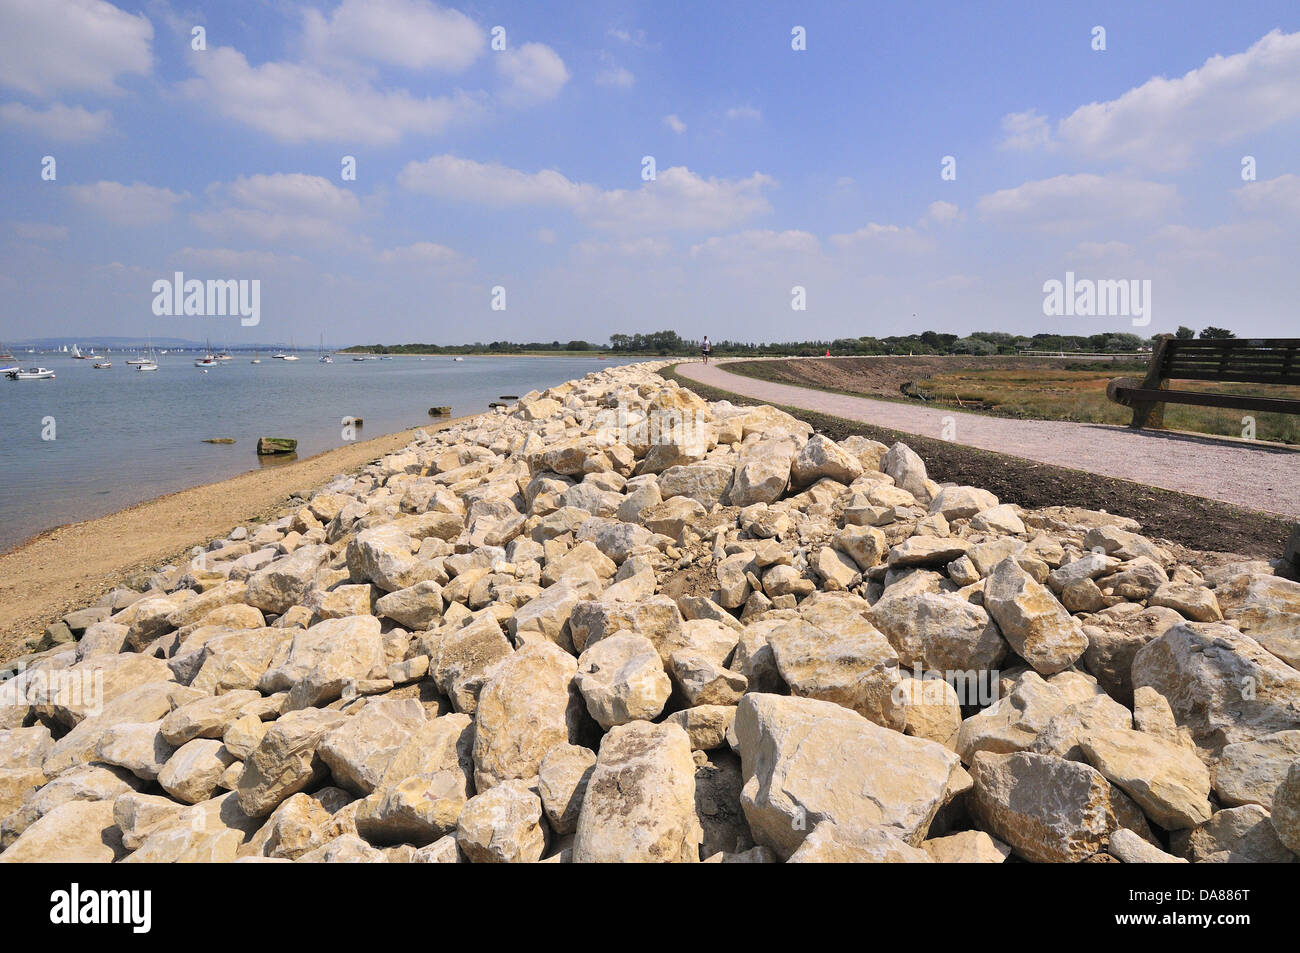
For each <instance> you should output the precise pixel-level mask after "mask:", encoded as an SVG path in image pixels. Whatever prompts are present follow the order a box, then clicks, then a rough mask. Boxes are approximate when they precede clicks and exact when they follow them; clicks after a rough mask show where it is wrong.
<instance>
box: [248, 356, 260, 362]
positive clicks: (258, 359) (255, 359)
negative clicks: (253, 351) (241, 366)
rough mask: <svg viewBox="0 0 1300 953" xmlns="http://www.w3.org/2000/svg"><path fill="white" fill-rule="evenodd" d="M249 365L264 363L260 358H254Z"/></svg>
mask: <svg viewBox="0 0 1300 953" xmlns="http://www.w3.org/2000/svg"><path fill="white" fill-rule="evenodd" d="M248 363H249V364H261V363H262V359H261V358H260V357H255V358H253V359H252V360H251V361H249V362H248Z"/></svg>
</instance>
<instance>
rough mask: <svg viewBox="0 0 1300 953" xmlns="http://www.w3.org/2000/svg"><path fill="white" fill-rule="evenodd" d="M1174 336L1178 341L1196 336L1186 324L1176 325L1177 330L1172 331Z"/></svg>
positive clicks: (1188, 339)
mask: <svg viewBox="0 0 1300 953" xmlns="http://www.w3.org/2000/svg"><path fill="white" fill-rule="evenodd" d="M1174 337H1176V338H1177V339H1178V340H1180V341H1190V340H1191V339H1192V338H1194V337H1196V332H1195V331H1193V330H1192V329H1191V328H1189V327H1187V326H1186V325H1183V324H1180V325H1178V330H1177V331H1175V332H1174Z"/></svg>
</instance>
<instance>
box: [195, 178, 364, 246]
mask: <svg viewBox="0 0 1300 953" xmlns="http://www.w3.org/2000/svg"><path fill="white" fill-rule="evenodd" d="M210 192H211V193H212V195H213V197H214V200H215V204H216V207H215V208H213V209H209V210H206V211H203V212H198V213H196V214H195V215H194V216H193V221H194V224H195V225H197V226H198V227H199V228H200V229H202V230H204V231H206V232H210V233H214V234H242V235H247V236H250V237H252V238H255V239H258V240H260V241H268V242H269V241H278V240H281V239H299V240H307V241H341V240H343V239H344V238H345V237H346V236H347V228H346V226H347V225H348V223H350V222H352V221H355V220H356V219H357V218H358V217H359V216H360V214H361V203H360V201H359V200H358V199H357V197H356V196H355V195H354V194H353V193H351V192H349V191H348V190H347V189H343V188H340V187H339V186H337V185H335V184H334V183H332V182H330V181H329V180H328V179H324V178H321V177H320V176H317V175H304V174H302V173H276V174H273V175H261V174H259V175H250V176H240V177H239V178H237V179H235V180H234V181H233V182H230V183H228V184H226V185H224V186H216V187H214V188H213V189H211V190H210Z"/></svg>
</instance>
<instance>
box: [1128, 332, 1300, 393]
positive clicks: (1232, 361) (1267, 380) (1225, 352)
mask: <svg viewBox="0 0 1300 953" xmlns="http://www.w3.org/2000/svg"><path fill="white" fill-rule="evenodd" d="M1161 343H1162V344H1163V345H1164V346H1163V347H1162V348H1160V350H1159V353H1158V354H1157V355H1155V357H1158V359H1159V362H1160V363H1159V376H1160V378H1161V379H1163V380H1193V381H1221V382H1224V383H1241V384H1281V385H1292V386H1300V357H1298V356H1297V355H1298V354H1300V340H1296V339H1294V338H1290V339H1288V338H1266V339H1250V338H1240V339H1237V338H1232V339H1228V340H1199V339H1198V340H1190V341H1184V340H1178V339H1176V338H1167V339H1165V340H1163V341H1162V342H1161ZM1152 370H1154V368H1152Z"/></svg>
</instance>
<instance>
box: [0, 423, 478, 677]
mask: <svg viewBox="0 0 1300 953" xmlns="http://www.w3.org/2000/svg"><path fill="white" fill-rule="evenodd" d="M478 416H482V415H481V414H469V415H466V416H462V417H448V418H444V419H439V420H437V421H431V422H430V423H429V424H426V425H424V426H423V427H412V428H410V429H407V430H399V431H396V432H395V433H391V434H386V435H384V436H382V437H372V438H369V439H367V440H364V441H359V442H357V443H355V444H352V445H349V446H345V447H335V448H332V449H330V450H325V451H322V452H321V453H317V454H314V455H313V456H310V457H306V458H304V459H301V460H295V461H293V462H291V463H285V464H282V465H280V466H276V467H269V468H262V469H250V470H247V471H245V472H243V473H240V474H238V475H236V476H233V477H228V478H226V479H224V480H217V481H214V482H212V483H204V484H200V485H198V486H193V487H189V488H187V489H183V490H176V491H173V492H171V493H165V494H163V495H162V496H156V497H152V498H151V499H148V500H144V501H142V502H140V503H135V504H133V505H131V506H128V507H126V508H124V509H120V510H116V511H114V512H112V513H109V514H107V515H104V516H99V517H95V518H94V519H89V520H82V521H79V522H75V523H65V524H62V525H60V526H55V527H53V528H51V529H47V530H43V531H41V532H39V533H37V534H36V535H34V536H31V537H29V538H28V539H26V540H24V541H23V542H21V543H18V544H17V545H15V546H14V547H13V548H11V549H9V550H7V551H5V552H3V553H0V612H2V613H3V622H0V661H8V660H9V659H11V658H14V657H15V656H18V655H22V654H24V653H25V652H28V651H30V648H28V646H27V644H28V642H33V643H34V642H36V641H39V639H40V637H41V636H42V634H43V633H44V631H45V627H46V626H48V625H49V624H51V623H52V622H55V621H57V620H58V619H60V618H61V617H62V616H63V615H65V614H66V613H68V612H70V611H73V610H75V609H80V608H84V607H85V606H87V605H90V604H91V603H93V602H94V601H95V600H96V599H97V598H99V596H101V595H103V594H104V593H105V592H108V591H109V590H110V589H112V588H113V587H114V586H116V585H118V584H119V583H121V582H122V581H123V580H124V579H126V578H127V577H129V576H131V575H133V574H135V573H138V572H141V571H145V570H149V571H152V570H153V569H154V568H155V567H157V566H159V565H162V564H164V563H166V562H169V561H171V560H172V558H173V557H175V556H177V555H179V554H180V553H183V552H184V551H186V550H188V549H190V548H191V547H193V546H201V545H204V544H206V543H207V542H208V541H209V540H211V539H214V538H216V537H218V536H225V535H226V534H227V533H229V532H230V531H231V530H232V529H234V528H235V527H236V526H239V525H242V524H244V523H249V522H254V521H258V520H263V519H265V518H267V517H268V516H270V515H272V514H273V513H275V512H276V511H278V510H281V509H283V508H284V506H285V503H286V502H287V501H288V498H289V496H290V494H291V493H292V492H293V491H295V490H308V489H315V488H317V487H319V486H323V485H324V484H326V483H328V482H330V480H332V479H333V478H334V477H335V476H337V475H338V474H340V473H346V472H348V471H351V470H354V469H358V468H360V467H363V466H365V465H366V464H368V463H371V462H373V461H374V460H377V459H378V458H380V457H382V456H384V455H385V454H387V453H392V452H394V451H395V450H398V449H400V448H402V447H404V446H406V445H407V444H408V443H410V442H411V441H412V439H414V437H413V435H414V433H415V432H416V431H417V430H425V431H427V432H430V433H432V432H434V431H437V430H441V429H443V428H444V427H449V426H452V425H454V424H457V423H460V422H462V421H465V420H470V419H472V418H474V417H478Z"/></svg>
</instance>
